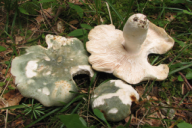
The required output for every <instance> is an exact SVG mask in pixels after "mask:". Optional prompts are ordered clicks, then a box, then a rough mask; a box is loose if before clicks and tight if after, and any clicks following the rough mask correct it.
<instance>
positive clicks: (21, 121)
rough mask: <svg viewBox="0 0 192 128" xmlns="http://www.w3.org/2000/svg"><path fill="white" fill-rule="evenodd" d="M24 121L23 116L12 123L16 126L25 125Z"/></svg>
mask: <svg viewBox="0 0 192 128" xmlns="http://www.w3.org/2000/svg"><path fill="white" fill-rule="evenodd" d="M23 123H24V120H22V118H19V119H17V120H15V121H13V122H12V123H11V127H14V128H16V127H17V126H19V125H20V126H23V127H24V125H23Z"/></svg>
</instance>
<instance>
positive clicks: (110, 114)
mask: <svg viewBox="0 0 192 128" xmlns="http://www.w3.org/2000/svg"><path fill="white" fill-rule="evenodd" d="M138 100H139V94H138V93H137V91H136V90H135V89H134V88H133V87H132V86H131V85H128V84H126V83H124V82H123V81H121V80H110V81H108V82H106V83H103V84H101V85H99V86H98V87H97V88H96V89H95V90H94V93H93V95H92V98H91V104H92V109H99V110H100V111H101V112H103V114H104V116H105V118H106V119H107V120H109V121H120V120H122V119H125V118H126V117H128V116H129V114H130V113H131V110H130V107H131V104H132V102H137V101H138Z"/></svg>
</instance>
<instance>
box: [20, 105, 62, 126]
mask: <svg viewBox="0 0 192 128" xmlns="http://www.w3.org/2000/svg"><path fill="white" fill-rule="evenodd" d="M58 110H60V107H59V108H56V109H54V110H52V111H51V112H49V113H47V114H45V115H44V116H42V117H40V118H39V119H37V120H36V121H34V122H32V123H30V124H29V125H27V126H25V127H24V128H28V127H30V126H31V125H33V124H36V123H37V122H39V121H41V120H42V119H44V118H45V117H47V116H49V115H51V114H53V113H55V112H57V111H58Z"/></svg>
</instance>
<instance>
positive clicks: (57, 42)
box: [11, 35, 94, 106]
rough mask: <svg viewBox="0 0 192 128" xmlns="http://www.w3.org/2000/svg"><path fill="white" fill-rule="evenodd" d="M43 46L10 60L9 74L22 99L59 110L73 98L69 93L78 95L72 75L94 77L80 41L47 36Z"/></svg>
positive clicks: (32, 48)
mask: <svg viewBox="0 0 192 128" xmlns="http://www.w3.org/2000/svg"><path fill="white" fill-rule="evenodd" d="M46 43H47V44H48V48H47V49H46V48H44V47H42V46H39V45H38V46H32V47H29V48H28V49H26V51H27V53H26V54H24V55H21V56H18V57H16V58H15V59H13V61H12V68H11V73H12V74H13V75H14V76H16V79H15V83H16V84H17V88H18V89H19V91H20V92H21V94H22V95H23V96H25V97H29V98H35V99H37V100H39V101H40V102H41V103H42V104H43V105H44V106H60V105H63V104H62V103H61V102H64V103H68V102H69V101H71V100H72V98H73V97H74V96H75V94H74V93H71V92H70V91H73V92H77V91H78V89H77V86H76V84H75V82H74V80H73V76H74V75H76V74H88V75H89V76H90V77H93V74H94V73H93V71H92V69H91V66H89V64H88V55H87V52H86V51H85V49H84V47H83V44H82V42H81V41H80V40H78V39H76V38H72V39H66V38H65V37H61V36H54V35H47V36H46ZM71 60H73V61H71Z"/></svg>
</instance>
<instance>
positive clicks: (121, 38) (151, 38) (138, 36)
mask: <svg viewBox="0 0 192 128" xmlns="http://www.w3.org/2000/svg"><path fill="white" fill-rule="evenodd" d="M88 38H89V41H88V42H87V43H86V47H87V50H88V52H90V53H91V56H90V57H89V62H90V63H91V64H92V67H93V68H94V69H95V70H97V71H102V72H107V73H113V74H114V75H115V76H116V77H118V78H120V79H123V80H125V81H126V82H128V83H131V84H137V83H139V82H141V81H144V80H150V79H157V80H164V79H166V78H167V76H168V72H169V68H168V66H167V65H166V64H160V65H159V66H152V65H151V64H150V63H149V62H148V61H147V58H148V55H149V54H150V53H155V54H164V53H166V52H167V51H168V50H170V49H171V48H172V47H173V45H174V40H173V39H172V38H171V37H170V36H169V35H168V34H167V33H166V32H165V30H164V29H163V28H160V27H157V26H156V25H154V24H153V23H151V22H150V21H148V19H147V18H146V16H145V15H143V14H134V15H132V16H131V17H130V18H129V19H128V21H127V22H126V24H125V26H124V29H123V31H121V30H117V29H115V26H113V25H99V26H96V27H95V28H94V29H92V30H91V31H90V33H89V35H88Z"/></svg>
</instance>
